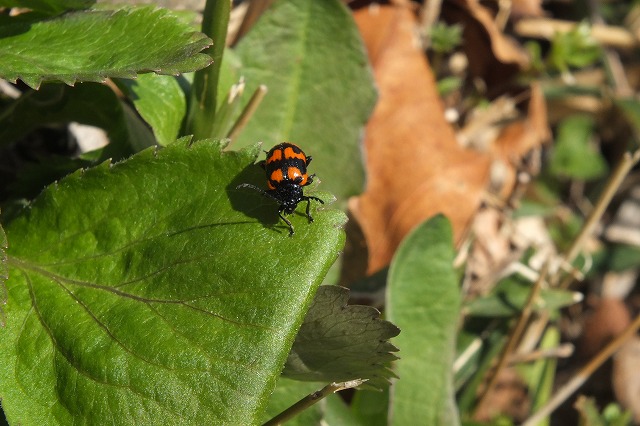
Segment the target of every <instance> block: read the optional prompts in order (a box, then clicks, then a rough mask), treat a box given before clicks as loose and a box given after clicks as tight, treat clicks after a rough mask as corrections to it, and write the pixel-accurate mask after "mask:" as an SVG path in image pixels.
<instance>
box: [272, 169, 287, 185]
mask: <svg viewBox="0 0 640 426" xmlns="http://www.w3.org/2000/svg"><path fill="white" fill-rule="evenodd" d="M269 180H272V181H274V182H282V181H283V180H284V175H283V174H282V170H280V169H275V170H274V171H273V172H271V177H270V178H269Z"/></svg>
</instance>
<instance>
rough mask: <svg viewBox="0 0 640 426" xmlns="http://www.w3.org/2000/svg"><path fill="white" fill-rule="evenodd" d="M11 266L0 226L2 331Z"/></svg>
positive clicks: (0, 320)
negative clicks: (8, 263)
mask: <svg viewBox="0 0 640 426" xmlns="http://www.w3.org/2000/svg"><path fill="white" fill-rule="evenodd" d="M8 278H9V266H8V265H7V236H6V235H5V233H4V229H3V228H2V226H0V329H1V328H2V327H4V326H5V313H4V305H5V304H6V303H7V283H6V282H7V279H8Z"/></svg>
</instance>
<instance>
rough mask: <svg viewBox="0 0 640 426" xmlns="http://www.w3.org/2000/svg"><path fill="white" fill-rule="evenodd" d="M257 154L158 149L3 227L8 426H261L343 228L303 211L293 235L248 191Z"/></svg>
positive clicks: (85, 178)
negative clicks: (308, 216) (242, 186)
mask: <svg viewBox="0 0 640 426" xmlns="http://www.w3.org/2000/svg"><path fill="white" fill-rule="evenodd" d="M257 154H258V149H257V147H253V148H252V149H251V150H249V151H242V152H222V151H221V149H220V145H219V144H217V143H212V142H208V141H201V142H197V143H195V144H193V145H191V146H188V145H187V144H186V143H185V142H184V141H182V142H177V143H174V144H171V145H169V146H168V147H166V148H164V149H162V150H159V151H156V150H154V149H148V150H146V151H143V152H141V153H140V154H137V155H135V156H133V157H131V158H130V159H129V160H126V161H123V162H121V163H118V164H115V165H113V166H112V165H110V164H108V163H105V164H103V165H100V166H98V167H95V168H92V169H88V170H86V171H83V172H81V171H79V172H76V173H74V174H73V175H70V176H69V177H67V178H65V179H63V180H61V181H60V182H59V183H57V184H56V185H54V186H51V187H49V188H48V189H46V190H45V191H44V192H43V193H42V194H41V195H40V196H39V197H38V198H37V199H36V200H35V201H34V202H33V203H32V205H31V206H30V207H28V208H27V209H25V211H24V212H23V213H22V215H20V216H18V217H17V218H16V219H14V220H13V221H12V222H10V223H8V224H6V226H5V230H6V233H7V239H8V241H9V250H8V265H9V277H10V278H9V280H8V285H7V288H8V296H9V297H8V303H7V305H6V309H5V311H6V323H7V325H6V327H4V328H1V329H0V398H1V399H2V405H3V408H4V410H5V412H6V414H7V418H8V420H9V421H10V422H11V423H13V424H22V425H51V424H69V423H72V422H73V423H82V424H163V425H164V424H187V423H190V424H216V425H219V424H233V425H240V424H242V425H245V424H246V425H248V424H253V423H255V421H256V420H257V419H258V418H259V416H260V412H261V409H262V408H263V407H264V406H265V405H266V402H267V399H268V395H269V393H270V392H271V390H272V389H273V386H274V384H275V381H276V379H277V377H278V375H279V374H280V371H281V369H282V366H283V365H284V362H285V359H286V357H287V354H288V352H289V349H290V347H291V345H292V343H293V340H294V337H295V334H296V331H297V329H298V327H299V326H300V324H301V322H302V320H303V317H304V314H305V312H306V309H307V306H308V305H309V304H310V303H311V300H312V297H313V294H314V292H315V290H316V287H317V286H318V285H319V284H320V282H321V281H322V277H323V275H324V274H325V273H326V271H327V269H328V268H329V266H330V264H331V263H332V262H333V261H334V260H335V258H336V256H337V254H338V251H339V250H340V248H341V246H342V244H343V242H344V236H343V231H342V230H341V227H342V225H343V224H344V221H345V217H344V214H342V213H341V212H338V211H336V210H329V209H326V210H325V209H323V210H321V211H317V212H314V218H315V222H314V223H313V224H308V223H307V219H306V217H305V216H304V215H303V214H301V213H300V214H294V215H292V216H291V221H292V222H293V224H294V225H295V226H296V231H297V232H296V234H295V236H293V237H289V235H288V229H287V227H286V226H283V225H282V224H280V223H279V218H278V216H277V208H276V207H277V206H276V205H275V204H274V203H273V202H271V201H270V200H268V199H266V198H263V197H262V196H261V195H260V194H257V193H255V194H254V193H251V192H248V191H243V190H237V189H236V187H237V185H238V184H240V183H243V182H253V183H257V182H258V180H263V179H264V176H263V173H264V172H263V171H262V169H261V168H260V167H259V166H257V165H255V164H253V162H254V161H255V159H256V157H257ZM320 196H322V197H323V198H324V199H327V198H328V196H327V194H320ZM301 209H302V206H301Z"/></svg>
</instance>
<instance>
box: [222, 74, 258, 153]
mask: <svg viewBox="0 0 640 426" xmlns="http://www.w3.org/2000/svg"><path fill="white" fill-rule="evenodd" d="M266 94H267V86H265V85H264V84H261V85H260V86H258V88H257V89H256V91H255V92H253V95H252V96H251V99H249V103H247V106H246V107H245V108H244V109H243V110H242V113H241V114H240V117H238V120H236V122H235V123H234V124H233V127H232V128H231V130H229V134H228V135H227V137H228V138H229V139H231V141H233V140H235V139H236V138H237V137H238V135H239V134H240V132H241V131H242V129H244V128H245V126H246V125H247V123H248V122H249V119H250V118H251V117H252V116H253V113H255V112H256V109H258V105H260V103H261V102H262V99H264V97H265V95H266Z"/></svg>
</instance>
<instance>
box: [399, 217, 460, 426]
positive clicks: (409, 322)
mask: <svg viewBox="0 0 640 426" xmlns="http://www.w3.org/2000/svg"><path fill="white" fill-rule="evenodd" d="M453 255H454V250H453V243H452V234H451V225H450V224H449V221H448V220H447V219H445V218H444V217H443V216H436V217H435V218H433V219H430V220H429V221H427V222H424V223H423V224H421V225H419V226H418V227H417V228H416V229H414V230H413V231H412V232H411V234H410V235H409V236H407V237H406V238H405V240H404V241H403V242H402V244H401V245H400V247H399V248H398V251H397V252H396V254H395V256H394V258H393V260H392V262H391V267H390V269H389V283H388V287H387V317H388V318H389V320H390V321H392V322H393V323H394V324H396V325H397V326H398V327H400V328H401V329H402V330H403V332H402V333H401V334H400V335H399V336H398V337H397V338H396V339H395V340H394V344H396V345H397V346H398V348H399V349H400V353H401V356H402V357H401V359H400V360H399V361H397V363H396V369H395V372H396V373H397V374H398V376H399V377H400V380H398V381H396V382H395V383H394V384H393V386H392V388H391V393H390V405H391V408H390V412H391V413H392V416H391V419H390V420H391V424H394V425H407V424H412V423H413V422H415V420H416V419H420V420H421V421H422V422H423V423H424V424H433V425H444V424H446V425H455V424H458V414H457V410H456V404H455V399H454V395H453V376H452V365H453V360H454V357H455V336H456V326H457V320H458V315H459V307H460V290H459V288H458V279H457V277H456V273H455V271H454V269H453Z"/></svg>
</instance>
